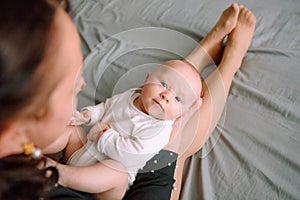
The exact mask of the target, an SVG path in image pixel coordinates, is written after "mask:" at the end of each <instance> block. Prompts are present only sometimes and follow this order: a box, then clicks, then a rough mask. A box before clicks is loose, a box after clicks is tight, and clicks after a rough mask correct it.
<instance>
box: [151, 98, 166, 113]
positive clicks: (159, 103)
mask: <svg viewBox="0 0 300 200" xmlns="http://www.w3.org/2000/svg"><path fill="white" fill-rule="evenodd" d="M153 101H154V102H155V103H156V104H157V105H159V107H160V108H161V109H162V110H163V111H165V108H164V106H163V104H162V103H161V102H160V101H158V100H156V99H153Z"/></svg>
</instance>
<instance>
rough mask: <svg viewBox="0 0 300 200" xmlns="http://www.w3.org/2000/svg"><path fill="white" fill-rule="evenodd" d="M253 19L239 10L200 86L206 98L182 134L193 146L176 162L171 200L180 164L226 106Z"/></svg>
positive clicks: (176, 193)
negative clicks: (216, 60) (211, 69)
mask: <svg viewBox="0 0 300 200" xmlns="http://www.w3.org/2000/svg"><path fill="white" fill-rule="evenodd" d="M255 22H256V19H255V16H254V15H253V14H252V13H251V11H250V10H248V9H246V8H245V7H243V6H239V15H238V21H237V24H236V27H235V28H234V29H233V31H232V32H231V33H230V35H229V37H228V41H227V43H226V46H225V49H224V53H223V56H222V60H221V63H220V64H219V66H218V68H217V69H216V70H215V71H214V72H213V73H212V74H210V75H209V76H208V77H207V79H205V81H204V83H203V86H204V92H205V96H204V99H203V104H202V106H201V108H200V109H199V110H198V111H197V112H196V113H195V114H194V115H193V116H192V117H191V119H190V120H189V121H188V123H187V124H186V126H185V127H184V132H182V133H180V134H184V135H185V137H186V134H189V135H192V137H191V138H193V139H192V142H191V143H190V145H189V146H188V147H186V148H180V149H181V150H182V149H183V150H184V151H183V152H180V157H179V158H178V160H177V168H176V171H175V178H176V183H175V184H176V185H175V188H176V187H177V190H173V192H172V199H178V197H179V194H180V187H181V176H182V170H183V164H184V162H185V160H186V158H188V157H189V156H191V155H193V154H194V153H196V152H197V151H198V150H199V149H200V148H201V147H202V146H203V144H204V143H205V141H206V140H207V138H208V137H209V136H210V134H211V132H212V131H213V130H214V128H215V126H216V124H217V122H218V120H219V118H220V116H221V114H222V111H223V108H224V105H225V102H226V98H227V96H228V92H229V88H230V86H231V83H232V80H233V77H234V74H235V72H236V71H237V70H238V69H239V67H240V66H241V62H242V59H243V57H244V55H245V54H246V51H247V49H248V47H249V45H250V42H251V39H252V36H253V32H254V29H255ZM195 129H196V130H195Z"/></svg>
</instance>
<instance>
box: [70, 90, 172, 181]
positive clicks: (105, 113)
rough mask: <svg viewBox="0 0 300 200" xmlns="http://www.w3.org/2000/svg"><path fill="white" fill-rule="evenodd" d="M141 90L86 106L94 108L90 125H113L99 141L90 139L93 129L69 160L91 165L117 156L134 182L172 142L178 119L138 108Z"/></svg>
mask: <svg viewBox="0 0 300 200" xmlns="http://www.w3.org/2000/svg"><path fill="white" fill-rule="evenodd" d="M140 91H141V90H140V89H139V88H135V89H130V90H128V91H126V92H124V93H121V94H118V95H115V96H113V97H111V98H109V99H107V100H106V102H105V103H100V104H98V105H96V106H89V107H85V108H83V109H88V110H89V111H91V121H90V123H89V124H88V125H94V124H95V126H97V122H98V121H100V120H101V122H103V123H105V124H109V125H110V127H111V128H110V129H108V130H106V131H105V132H104V133H103V135H102V136H101V137H99V139H98V140H96V141H92V140H91V139H89V138H91V137H89V136H90V134H91V131H90V133H89V135H88V141H87V143H86V144H85V145H84V146H83V147H82V148H81V149H79V150H77V151H76V152H75V153H74V154H73V155H72V156H71V157H70V159H69V161H68V164H70V165H75V166H88V165H92V164H95V163H96V162H99V161H101V160H105V159H113V160H117V161H119V162H121V163H122V164H123V165H124V166H125V167H126V168H127V170H128V174H129V178H128V183H129V184H132V183H133V181H134V179H135V176H136V173H137V171H138V169H140V168H142V167H143V166H144V165H145V164H146V162H147V161H148V160H149V159H150V158H152V157H153V156H154V155H155V154H156V153H158V151H160V150H161V149H162V148H163V147H164V146H165V145H166V144H167V143H168V141H169V138H170V134H171V131H172V125H173V122H174V121H171V120H159V119H156V118H154V117H152V116H149V115H147V114H145V113H143V112H141V111H140V110H138V109H137V108H136V107H135V106H134V105H133V101H134V100H135V99H136V98H137V97H138V96H139V95H140ZM83 109H82V110H83ZM92 129H93V128H92ZM92 129H91V130H92Z"/></svg>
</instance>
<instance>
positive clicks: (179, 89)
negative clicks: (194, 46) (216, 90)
mask: <svg viewBox="0 0 300 200" xmlns="http://www.w3.org/2000/svg"><path fill="white" fill-rule="evenodd" d="M171 64H172V63H171ZM178 64H180V63H176V66H175V67H174V66H173V65H170V66H165V65H162V66H160V67H159V68H158V69H157V70H156V71H155V72H154V73H152V74H150V75H149V76H148V78H147V79H146V81H145V83H144V84H143V85H142V93H141V96H140V98H141V100H142V103H143V107H144V110H145V111H146V112H147V113H148V114H149V115H151V116H153V117H155V118H158V119H163V120H175V119H176V118H178V117H180V116H181V115H182V114H183V113H184V112H186V111H188V109H189V108H190V106H191V105H192V104H193V103H194V102H195V101H196V100H198V99H199V94H200V92H201V89H202V87H201V80H200V77H199V75H198V74H196V73H195V72H194V71H192V70H191V69H190V68H189V69H187V68H186V67H190V66H178Z"/></svg>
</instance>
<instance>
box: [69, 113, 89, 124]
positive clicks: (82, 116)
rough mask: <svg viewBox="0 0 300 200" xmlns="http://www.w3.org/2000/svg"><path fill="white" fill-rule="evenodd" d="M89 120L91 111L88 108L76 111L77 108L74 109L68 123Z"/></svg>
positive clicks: (83, 122)
mask: <svg viewBox="0 0 300 200" xmlns="http://www.w3.org/2000/svg"><path fill="white" fill-rule="evenodd" d="M90 120H91V113H90V111H89V110H83V111H82V112H78V111H77V110H74V112H73V116H72V118H71V120H70V123H69V125H81V124H87V123H89V122H90Z"/></svg>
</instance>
